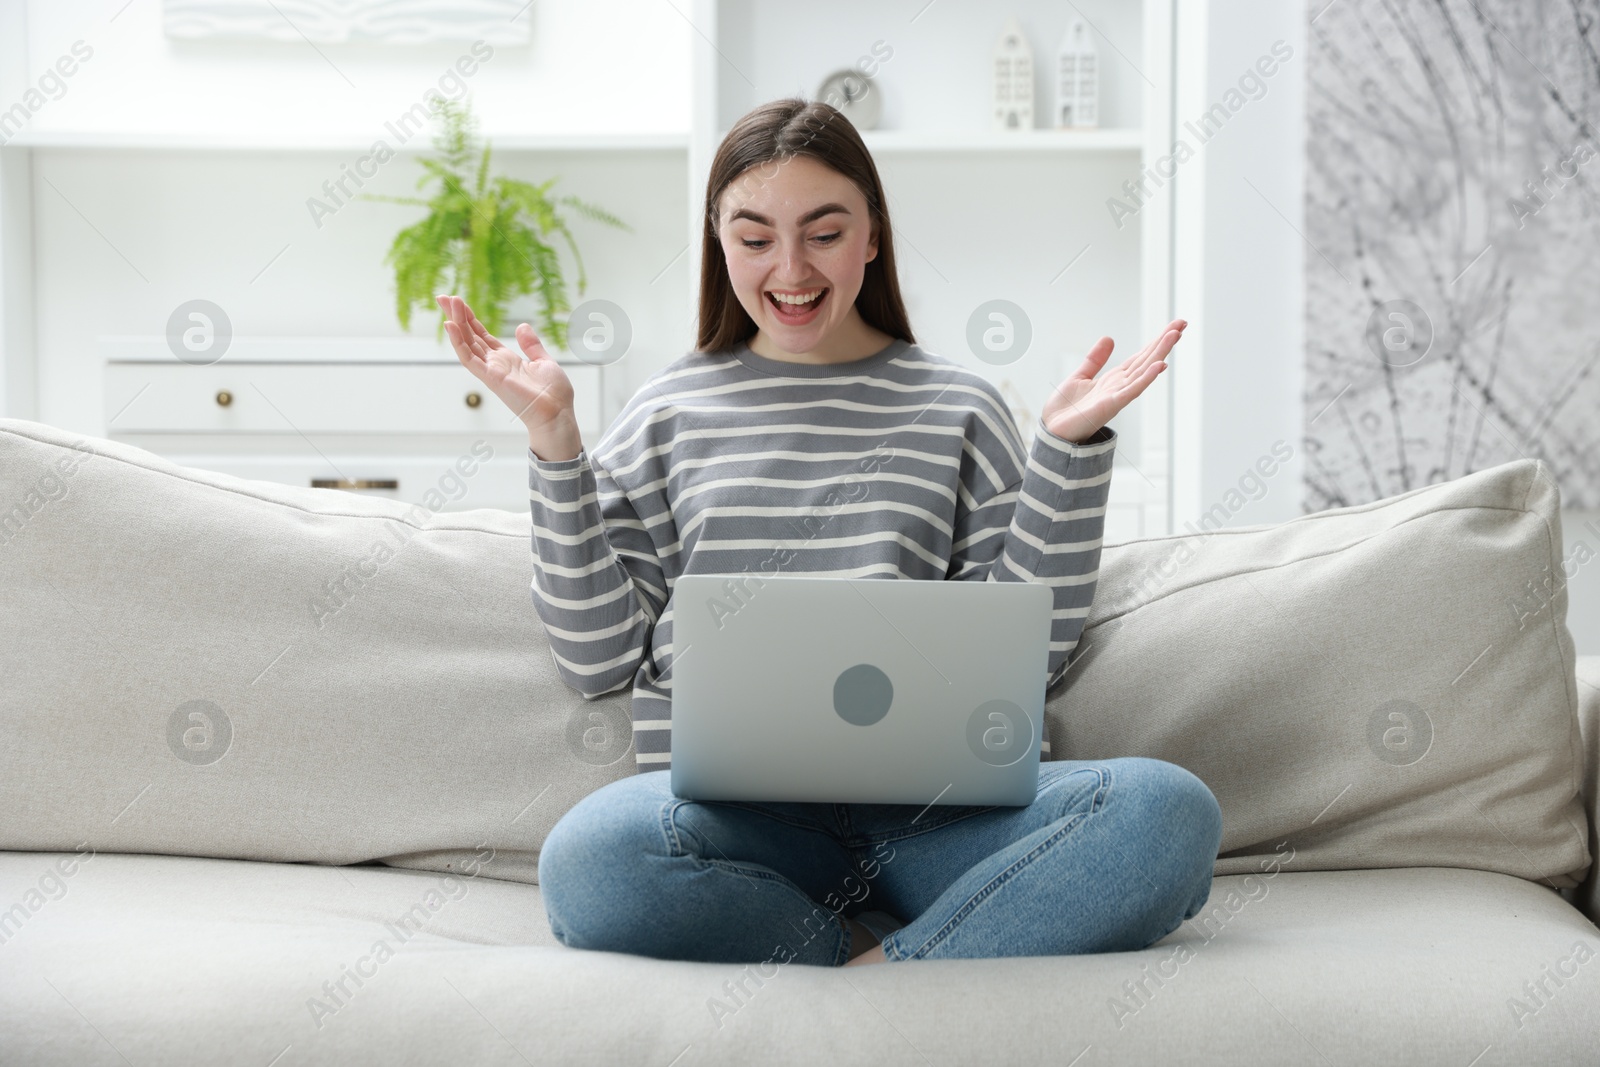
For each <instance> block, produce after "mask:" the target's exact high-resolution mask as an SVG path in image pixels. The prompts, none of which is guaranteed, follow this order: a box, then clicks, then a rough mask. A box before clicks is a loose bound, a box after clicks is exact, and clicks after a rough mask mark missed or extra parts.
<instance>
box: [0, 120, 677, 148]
mask: <svg viewBox="0 0 1600 1067" xmlns="http://www.w3.org/2000/svg"><path fill="white" fill-rule="evenodd" d="M479 138H480V141H484V140H486V141H487V142H488V143H489V144H490V146H491V147H492V148H493V149H494V150H495V151H496V152H501V151H506V152H640V151H687V150H688V147H689V135H688V134H687V133H614V134H584V133H570V134H568V133H553V134H528V133H520V134H518V133H508V134H492V133H490V134H483V133H480V134H479ZM379 140H382V141H383V142H384V143H385V144H387V145H388V146H389V148H390V150H391V151H393V152H396V153H400V154H405V153H410V152H421V151H429V152H431V151H433V150H434V145H433V138H432V130H431V129H430V130H425V131H419V132H414V133H413V134H412V136H411V137H410V138H408V139H407V140H405V141H401V140H400V137H399V135H398V134H396V133H394V132H391V131H389V130H386V129H385V128H384V127H382V126H378V127H376V128H374V129H373V130H371V131H370V132H368V133H364V134H356V133H341V134H308V135H303V134H287V133H286V134H268V135H261V134H248V133H243V132H230V133H225V134H214V133H187V132H183V131H172V132H159V131H152V132H133V133H124V132H119V131H103V130H23V131H22V132H20V133H18V134H17V135H16V136H15V137H13V138H11V139H10V140H9V141H7V142H6V143H5V146H4V147H6V148H12V147H22V148H120V149H156V150H161V151H194V152H366V151H367V150H368V149H370V148H371V147H372V145H373V143H374V142H375V141H379Z"/></svg>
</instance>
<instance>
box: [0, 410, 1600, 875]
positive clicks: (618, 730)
mask: <svg viewBox="0 0 1600 1067" xmlns="http://www.w3.org/2000/svg"><path fill="white" fill-rule="evenodd" d="M488 447H489V446H488V445H487V444H482V443H480V444H479V445H478V446H475V450H474V453H473V454H468V455H463V456H462V457H460V458H459V459H458V460H457V461H456V462H455V463H454V464H450V465H446V466H443V467H442V468H441V471H440V478H439V479H438V484H437V485H436V486H432V487H429V490H428V491H427V492H425V493H420V494H418V497H417V498H416V502H415V503H413V502H409V501H404V500H395V499H386V498H379V497H371V496H363V495H357V494H352V493H347V492H343V491H339V490H332V489H313V488H309V487H298V486H288V485H281V484H277V483H273V482H266V481H254V480H246V479H240V478H235V477H232V476H229V475H224V474H219V473H211V472H207V471H202V470H197V469H191V468H186V467H182V466H178V465H175V464H173V463H170V462H168V461H166V460H164V459H162V458H160V457H158V456H156V455H154V454H152V453H150V452H147V451H145V450H143V449H140V448H137V447H134V446H131V445H128V444H125V443H120V442H114V441H109V440H105V439H102V438H96V437H92V436H85V435H82V434H77V433H72V432H69V431H66V430H62V429H58V428H55V427H51V426H48V425H45V424H40V423H35V422H27V421H23V420H15V419H9V420H4V419H0V588H3V589H4V594H3V595H4V610H3V611H0V671H3V676H4V678H5V683H4V686H3V687H0V736H3V737H4V739H5V741H6V742H7V743H6V744H5V746H4V749H3V751H0V806H3V807H0V810H4V811H6V812H7V813H8V817H7V818H6V819H4V820H0V849H24V850H25V849H36V850H63V851H70V850H72V849H74V848H76V847H78V846H79V845H80V844H84V843H86V844H87V845H88V846H90V847H92V848H94V849H96V850H97V851H110V852H154V853H173V854H188V855H199V856H219V857H229V858H242V859H258V860H287V861H313V862H322V863H353V862H362V861H374V860H375V861H381V862H385V863H390V864H394V865H399V866H408V867H417V868H421V869H429V870H446V869H452V868H459V867H461V866H463V865H478V864H483V863H485V860H484V857H485V856H487V855H492V857H493V858H492V860H490V861H488V863H487V865H486V867H487V873H491V874H493V875H495V876H497V877H501V878H514V879H523V880H528V881H532V880H534V877H535V873H536V869H537V859H538V849H539V848H540V846H541V844H542V843H543V841H544V838H545V835H546V834H547V833H548V832H549V830H550V828H551V827H552V826H553V825H554V823H555V821H556V820H557V819H558V818H559V817H560V816H561V815H562V814H563V813H564V812H565V811H566V810H567V809H569V808H570V807H572V805H573V804H575V803H576V802H577V801H578V799H580V798H581V797H582V796H584V795H585V794H587V793H588V792H590V791H592V790H594V789H596V788H598V787H600V786H601V785H603V784H605V783H606V782H608V781H612V780H614V779H616V778H618V777H622V776H625V775H629V774H632V773H634V766H635V763H634V759H633V753H632V748H631V744H630V738H629V729H628V707H629V694H628V692H627V691H626V690H622V691H619V692H616V693H612V694H607V695H605V696H602V697H600V698H597V699H595V700H592V701H590V700H585V699H584V698H583V697H581V696H580V695H579V694H577V693H576V692H574V691H573V690H571V689H569V688H567V686H566V685H564V684H563V683H562V682H561V680H560V678H559V676H558V675H557V674H556V670H555V665H554V661H553V660H552V658H551V652H550V647H549V644H548V643H547V641H546V640H545V637H544V631H543V627H542V624H541V622H540V620H539V618H538V615H537V613H536V611H535V610H534V607H533V603H532V599H531V593H530V589H529V583H530V582H531V580H532V573H533V572H532V557H531V551H532V541H531V525H530V520H529V517H528V516H527V515H522V514H516V513H511V512H505V511H500V510H495V509H488V508H483V509H476V510H470V511H443V510H441V508H442V506H443V502H444V500H445V499H446V498H447V497H457V496H460V495H461V494H462V493H463V492H465V493H468V494H470V486H471V474H472V472H473V471H474V470H475V469H476V463H477V462H478V461H479V460H481V459H482V458H484V455H483V451H482V450H483V449H487V448H488ZM1558 524H1559V512H1558V499H1557V494H1556V492H1555V487H1554V486H1553V485H1552V484H1551V483H1550V479H1549V471H1548V468H1546V467H1543V466H1542V465H1539V464H1537V463H1535V462H1533V461H1517V462H1515V463H1509V464H1505V465H1503V466H1500V467H1496V468H1493V469H1490V470H1485V471H1480V472H1478V473H1476V474H1472V475H1468V476H1466V477H1463V478H1459V479H1457V480H1455V481H1453V482H1448V483H1444V484H1441V485H1435V486H1429V487H1426V488H1423V489H1418V490H1414V491H1412V492H1410V493H1407V494H1404V495H1402V496H1399V497H1394V498H1391V499H1389V500H1385V501H1379V502H1377V503H1374V504H1367V505H1362V506H1358V507H1352V508H1343V509H1337V510H1335V511H1328V512H1321V513H1317V514H1314V515H1308V516H1304V517H1302V518H1300V519H1296V520H1294V521H1291V522H1287V523H1282V524H1279V525H1276V526H1264V527H1249V528H1244V529H1230V530H1223V531H1219V532H1215V533H1209V534H1190V535H1180V536H1176V537H1169V538H1152V539H1148V540H1143V541H1137V542H1130V543H1127V544H1122V545H1112V546H1107V547H1106V549H1105V550H1104V554H1103V558H1102V566H1101V578H1100V587H1099V590H1098V591H1097V593H1096V596H1095V600H1094V605H1093V608H1092V610H1091V613H1090V616H1089V619H1088V622H1087V625H1086V628H1085V631H1084V642H1083V645H1082V646H1081V649H1080V652H1079V656H1078V659H1077V661H1076V662H1075V664H1074V666H1073V668H1072V670H1071V671H1070V672H1069V673H1068V675H1067V678H1066V680H1065V681H1064V682H1063V683H1061V685H1060V686H1058V687H1057V688H1056V689H1055V690H1053V691H1052V692H1051V694H1050V695H1049V700H1048V702H1047V705H1046V714H1047V715H1048V716H1050V718H1051V722H1050V730H1051V737H1052V739H1053V742H1054V745H1055V751H1054V756H1055V758H1057V759H1063V758H1074V759H1091V758H1108V757H1115V756H1123V755H1143V756H1152V757H1156V758H1162V759H1167V760H1171V761H1172V762H1175V763H1178V764H1180V765H1182V766H1184V767H1187V768H1188V769H1189V770H1191V771H1193V772H1194V773H1195V774H1197V775H1198V776H1199V777H1200V778H1201V779H1203V780H1204V781H1205V782H1206V783H1207V784H1208V785H1209V786H1210V787H1211V789H1212V791H1213V792H1214V793H1215V794H1216V795H1217V797H1218V800H1219V801H1220V803H1221V805H1222V810H1223V821H1224V834H1223V842H1222V849H1221V855H1220V856H1219V858H1218V861H1217V866H1216V870H1217V873H1219V874H1233V873H1242V872H1246V871H1254V870H1258V869H1265V868H1266V866H1267V865H1269V864H1273V863H1277V864H1280V865H1286V866H1288V867H1289V868H1290V869H1297V870H1316V869H1329V868H1352V867H1354V868H1364V867H1391V866H1458V867H1476V868H1481V869H1486V870H1492V871H1503V872H1506V873H1510V874H1515V875H1518V876H1520V877H1523V878H1529V879H1539V880H1541V881H1545V882H1548V883H1549V884H1550V885H1552V886H1553V887H1556V888H1564V887H1568V886H1573V885H1576V884H1577V880H1578V878H1580V877H1581V876H1582V874H1583V873H1584V872H1585V871H1586V869H1587V866H1588V863H1589V853H1588V848H1587V845H1586V838H1585V834H1586V831H1587V822H1586V815H1585V813H1584V809H1583V808H1582V806H1581V803H1580V800H1579V774H1580V768H1581V756H1580V754H1579V734H1578V725H1577V720H1576V714H1575V705H1576V696H1575V676H1574V671H1573V656H1572V641H1571V637H1570V635H1569V634H1568V632H1567V630H1566V626H1565V611H1566V601H1565V592H1564V590H1562V589H1561V588H1560V585H1561V583H1556V587H1555V590H1554V592H1553V593H1549V594H1548V596H1546V595H1545V593H1544V591H1545V589H1546V587H1545V586H1544V585H1542V584H1541V583H1542V582H1543V581H1545V580H1546V579H1548V577H1549V576H1550V574H1551V573H1552V568H1559V567H1560V566H1561V560H1560V559H1559V548H1560V545H1561V537H1560V530H1559V525H1558ZM1555 573H1559V571H1558V570H1557V571H1555Z"/></svg>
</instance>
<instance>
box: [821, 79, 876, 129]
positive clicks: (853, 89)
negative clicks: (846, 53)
mask: <svg viewBox="0 0 1600 1067" xmlns="http://www.w3.org/2000/svg"><path fill="white" fill-rule="evenodd" d="M817 99H818V100H820V101H822V102H823V103H825V104H831V105H833V106H834V107H836V108H838V109H839V111H840V112H841V113H843V115H844V117H845V118H847V119H849V120H850V125H852V126H854V127H855V128H856V129H858V130H875V129H877V128H878V119H879V118H880V117H882V114H883V92H882V90H880V89H879V88H878V87H877V86H876V85H874V84H872V79H871V78H869V77H867V76H865V75H864V74H862V72H861V71H859V70H856V69H855V68H853V67H845V68H843V69H841V70H836V71H834V72H833V73H832V74H830V75H828V76H827V77H826V78H824V79H822V85H821V86H819V87H818V89H817Z"/></svg>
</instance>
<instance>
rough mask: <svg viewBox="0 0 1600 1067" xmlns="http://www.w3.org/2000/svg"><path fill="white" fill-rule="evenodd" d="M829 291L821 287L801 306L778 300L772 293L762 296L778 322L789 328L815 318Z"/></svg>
mask: <svg viewBox="0 0 1600 1067" xmlns="http://www.w3.org/2000/svg"><path fill="white" fill-rule="evenodd" d="M830 291H831V290H829V289H828V288H827V287H823V288H822V289H821V290H819V291H818V292H817V295H816V296H814V297H812V298H811V299H810V300H808V301H806V302H805V303H803V304H791V303H787V302H785V301H783V300H779V299H778V298H777V296H776V295H775V294H774V293H772V292H767V293H765V294H763V295H764V296H766V298H767V303H769V304H771V305H772V310H773V314H774V315H776V316H777V317H778V321H779V322H782V323H785V324H786V325H790V326H798V325H802V324H804V323H807V322H810V321H811V320H812V319H813V318H815V317H816V314H817V311H818V309H819V308H821V307H822V302H823V301H824V300H826V299H827V298H828V293H829V292H830Z"/></svg>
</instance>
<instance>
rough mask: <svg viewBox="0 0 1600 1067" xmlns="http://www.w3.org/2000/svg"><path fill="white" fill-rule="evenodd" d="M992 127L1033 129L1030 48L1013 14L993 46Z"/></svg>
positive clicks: (1031, 59)
mask: <svg viewBox="0 0 1600 1067" xmlns="http://www.w3.org/2000/svg"><path fill="white" fill-rule="evenodd" d="M994 128H995V129H997V130H1031V129H1033V48H1032V46H1030V45H1029V44H1028V38H1027V37H1025V36H1024V35H1023V33H1022V26H1021V25H1020V24H1019V23H1018V22H1017V19H1016V16H1014V15H1013V16H1011V17H1009V18H1007V19H1006V28H1005V30H1004V31H1003V32H1002V33H1001V34H1000V40H998V41H996V42H995V46H994Z"/></svg>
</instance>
